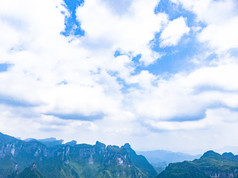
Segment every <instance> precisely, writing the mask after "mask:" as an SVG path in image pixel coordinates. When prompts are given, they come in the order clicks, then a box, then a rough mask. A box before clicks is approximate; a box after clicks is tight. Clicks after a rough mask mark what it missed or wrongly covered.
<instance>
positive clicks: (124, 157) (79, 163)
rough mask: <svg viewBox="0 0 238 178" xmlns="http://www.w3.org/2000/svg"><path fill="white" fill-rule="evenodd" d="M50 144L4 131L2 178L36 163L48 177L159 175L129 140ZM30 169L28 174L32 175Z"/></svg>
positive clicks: (145, 177)
mask: <svg viewBox="0 0 238 178" xmlns="http://www.w3.org/2000/svg"><path fill="white" fill-rule="evenodd" d="M8 139H9V140H8ZM48 141H49V140H48ZM52 141H53V142H54V141H55V140H52ZM60 141H61V140H60ZM49 143H50V142H47V144H43V143H42V142H40V141H38V140H35V139H32V140H29V141H23V140H19V139H16V138H14V137H11V136H8V135H4V134H2V133H1V134H0V178H2V177H7V176H8V175H14V174H15V175H17V176H19V175H20V174H21V173H22V172H24V170H25V169H26V168H28V167H30V166H31V165H32V164H33V163H34V164H35V165H36V167H37V172H34V173H35V174H37V175H38V171H39V175H43V176H44V177H58V178H61V177H62V178H63V177H69V178H70V177H72V178H73V177H85V178H88V177H135V178H137V177H138V178H139V177H142V178H149V177H155V176H156V175H157V173H156V171H155V170H154V168H153V167H152V166H151V165H150V163H149V162H148V161H147V160H146V158H145V157H144V156H142V155H137V154H136V152H135V151H134V150H133V149H132V148H131V146H130V145H129V144H128V143H126V144H125V145H123V146H121V147H118V146H112V145H108V146H106V145H105V144H103V143H101V142H98V141H97V142H96V144H95V145H89V144H75V142H73V143H71V144H62V142H61V144H53V145H52V144H51V143H50V144H49ZM58 143H59V142H58ZM30 170H31V169H30ZM30 170H29V169H27V170H26V171H25V174H26V173H29V174H30V173H31V172H29V171H30Z"/></svg>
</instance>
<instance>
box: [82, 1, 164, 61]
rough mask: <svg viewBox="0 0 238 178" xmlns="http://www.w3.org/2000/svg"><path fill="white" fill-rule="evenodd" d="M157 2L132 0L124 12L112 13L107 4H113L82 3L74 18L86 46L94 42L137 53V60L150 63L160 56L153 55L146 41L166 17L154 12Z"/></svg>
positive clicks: (98, 2) (106, 2)
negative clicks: (80, 28) (139, 57)
mask: <svg viewBox="0 0 238 178" xmlns="http://www.w3.org/2000/svg"><path fill="white" fill-rule="evenodd" d="M158 2H159V1H152V0H149V1H146V2H145V1H142V0H137V1H135V0H134V1H131V2H130V5H128V6H127V8H128V9H127V11H125V12H123V13H122V14H116V13H114V11H112V10H111V9H113V8H115V7H114V6H112V5H111V4H114V3H108V1H103V0H101V1H95V0H93V1H86V2H85V3H84V6H82V7H79V8H78V9H77V17H78V20H79V21H80V23H81V27H82V28H83V30H85V32H86V38H85V40H87V42H88V43H89V44H88V45H90V46H91V45H95V43H96V44H98V45H102V46H104V45H105V47H106V48H110V49H111V50H117V49H121V50H122V51H124V52H126V53H129V52H131V53H132V54H134V55H137V54H141V55H142V58H141V61H142V62H144V63H145V64H151V63H153V62H154V61H156V60H157V59H158V58H159V57H160V55H159V54H157V55H155V53H156V52H153V51H152V50H151V49H150V46H149V42H150V41H151V40H152V39H153V38H154V35H155V33H157V32H159V31H160V30H161V28H162V26H163V24H164V23H166V22H167V15H166V14H164V13H158V14H155V13H154V8H155V6H156V5H157V3H158ZM114 5H115V4H114ZM108 6H109V8H108ZM95 29H96V30H95Z"/></svg>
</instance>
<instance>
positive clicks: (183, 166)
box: [157, 151, 238, 178]
mask: <svg viewBox="0 0 238 178" xmlns="http://www.w3.org/2000/svg"><path fill="white" fill-rule="evenodd" d="M181 177H183V178H206V177H213V178H232V177H238V156H235V155H233V154H232V153H223V154H222V155H220V154H218V153H216V152H214V151H208V152H206V153H204V154H203V156H202V157H201V158H200V159H195V160H194V161H184V162H181V163H171V164H169V166H168V167H167V168H166V169H165V170H164V171H163V172H162V173H161V174H159V175H158V176H157V178H181Z"/></svg>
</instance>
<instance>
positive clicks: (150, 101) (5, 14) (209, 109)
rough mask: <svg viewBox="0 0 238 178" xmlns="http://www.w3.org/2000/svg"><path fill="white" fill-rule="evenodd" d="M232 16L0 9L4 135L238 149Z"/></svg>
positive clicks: (34, 5)
mask: <svg viewBox="0 0 238 178" xmlns="http://www.w3.org/2000/svg"><path fill="white" fill-rule="evenodd" d="M25 7H28V8H25ZM237 12H238V11H237V2H236V1H235V0H148V1H144V0H120V1H118V0H90V1H86V0H85V1H83V0H79V1H74V0H73V1H72V0H51V1H49V0H35V1H34V2H31V1H27V0H22V1H21V2H19V1H17V0H8V1H2V2H0V27H1V28H0V83H1V87H0V132H4V133H6V134H10V135H13V136H17V137H21V138H22V139H24V138H27V137H35V138H46V137H56V138H58V139H64V140H65V141H70V140H73V139H74V140H77V141H78V142H79V143H91V144H93V143H95V142H96V141H97V140H99V141H101V142H104V143H106V144H115V145H122V144H124V143H126V142H129V143H130V144H131V145H132V146H133V147H134V148H135V149H136V150H153V149H167V150H173V151H183V152H188V153H201V152H202V151H205V150H208V149H222V148H224V147H227V148H228V147H231V146H234V147H235V146H238V140H237V138H236V137H235V135H236V134H238V131H237V129H236V125H237V124H238V112H237V109H238V78H237V75H238V63H237V58H238V53H237V51H238V36H237V31H238V25H237V24H238V13H237ZM23 123H24V124H23ZM194 138H196V139H194ZM228 151H229V150H228Z"/></svg>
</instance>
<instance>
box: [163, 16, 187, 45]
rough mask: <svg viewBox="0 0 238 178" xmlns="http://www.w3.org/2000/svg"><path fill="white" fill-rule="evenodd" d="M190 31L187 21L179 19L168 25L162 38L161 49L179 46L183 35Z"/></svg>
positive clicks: (182, 18)
mask: <svg viewBox="0 0 238 178" xmlns="http://www.w3.org/2000/svg"><path fill="white" fill-rule="evenodd" d="M189 31H190V29H189V27H188V26H187V25H186V19H185V18H184V17H179V18H177V19H174V20H172V21H170V22H169V23H168V25H167V26H166V28H165V29H164V30H163V31H162V33H161V36H160V47H166V46H175V45H177V44H178V42H179V41H180V39H181V38H182V37H183V35H185V34H188V33H189Z"/></svg>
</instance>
